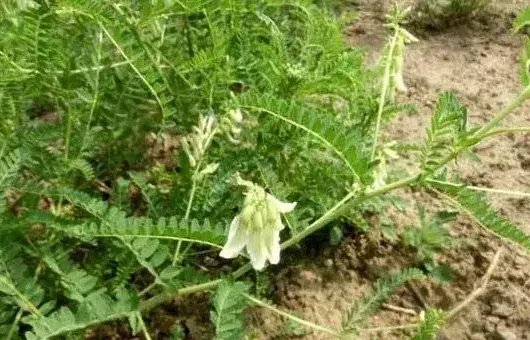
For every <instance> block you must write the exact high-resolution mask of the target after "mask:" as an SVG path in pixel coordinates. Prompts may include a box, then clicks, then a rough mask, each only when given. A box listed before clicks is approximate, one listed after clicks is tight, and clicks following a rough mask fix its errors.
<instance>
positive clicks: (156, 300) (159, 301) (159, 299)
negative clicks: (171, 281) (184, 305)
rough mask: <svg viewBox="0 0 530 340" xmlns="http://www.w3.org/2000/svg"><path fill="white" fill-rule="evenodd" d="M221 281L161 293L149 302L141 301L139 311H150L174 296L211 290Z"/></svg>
mask: <svg viewBox="0 0 530 340" xmlns="http://www.w3.org/2000/svg"><path fill="white" fill-rule="evenodd" d="M221 281H222V280H221V279H217V280H212V281H208V282H205V283H201V284H198V285H194V286H189V287H185V288H181V289H179V290H177V291H174V292H172V293H170V292H167V293H162V294H159V295H156V296H153V297H152V298H150V299H149V300H145V301H142V302H141V303H140V307H139V310H140V311H146V310H149V309H152V308H153V307H156V306H158V305H160V304H162V303H164V302H167V301H169V300H171V299H172V298H174V297H176V296H181V295H188V294H193V293H198V292H202V291H205V290H211V289H213V288H215V287H216V286H217V285H218V284H219V283H221Z"/></svg>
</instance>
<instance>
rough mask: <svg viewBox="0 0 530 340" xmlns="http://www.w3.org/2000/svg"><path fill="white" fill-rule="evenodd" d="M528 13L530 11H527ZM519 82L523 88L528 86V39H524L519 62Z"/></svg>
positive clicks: (529, 66) (529, 74)
mask: <svg viewBox="0 0 530 340" xmlns="http://www.w3.org/2000/svg"><path fill="white" fill-rule="evenodd" d="M528 12H529V13H530V10H529V11H528ZM519 65H520V73H521V82H522V83H523V86H529V85H530V38H529V37H526V38H525V44H524V50H523V54H522V55H521V58H520V61H519Z"/></svg>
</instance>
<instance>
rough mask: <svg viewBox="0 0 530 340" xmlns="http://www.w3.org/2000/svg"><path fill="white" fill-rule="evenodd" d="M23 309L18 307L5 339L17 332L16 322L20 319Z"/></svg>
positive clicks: (8, 339)
mask: <svg viewBox="0 0 530 340" xmlns="http://www.w3.org/2000/svg"><path fill="white" fill-rule="evenodd" d="M23 312H24V310H23V309H22V308H19V310H18V312H17V315H16V316H15V320H13V324H12V325H11V328H10V329H9V333H8V334H7V338H6V340H11V338H12V337H13V335H15V333H16V332H17V329H18V327H17V326H18V323H19V322H20V319H21V318H22V313H23Z"/></svg>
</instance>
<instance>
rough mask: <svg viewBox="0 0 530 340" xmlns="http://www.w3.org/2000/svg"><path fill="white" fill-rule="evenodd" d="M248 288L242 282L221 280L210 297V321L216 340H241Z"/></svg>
mask: <svg viewBox="0 0 530 340" xmlns="http://www.w3.org/2000/svg"><path fill="white" fill-rule="evenodd" d="M247 291H248V287H247V286H246V285H245V284H244V283H242V282H230V281H226V280H223V281H222V282H221V283H220V284H219V286H218V287H217V290H216V292H215V294H214V295H213V297H212V306H213V309H214V310H213V311H212V312H211V314H210V319H211V321H212V323H213V324H214V326H215V338H216V339H218V340H225V339H226V340H228V339H230V340H232V339H234V340H235V339H242V338H243V335H244V324H243V310H244V309H245V307H246V299H245V297H244V296H243V295H242V293H246V292H247Z"/></svg>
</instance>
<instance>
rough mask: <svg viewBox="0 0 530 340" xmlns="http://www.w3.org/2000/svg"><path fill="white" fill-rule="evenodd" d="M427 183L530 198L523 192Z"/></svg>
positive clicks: (438, 182) (442, 182) (529, 194)
mask: <svg viewBox="0 0 530 340" xmlns="http://www.w3.org/2000/svg"><path fill="white" fill-rule="evenodd" d="M427 182H429V183H434V184H441V185H446V186H450V187H453V188H459V189H469V190H474V191H483V192H491V193H494V194H502V195H511V196H522V197H530V193H528V192H522V191H513V190H506V189H493V188H484V187H477V186H473V185H464V184H458V183H451V182H445V181H438V180H435V179H427Z"/></svg>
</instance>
